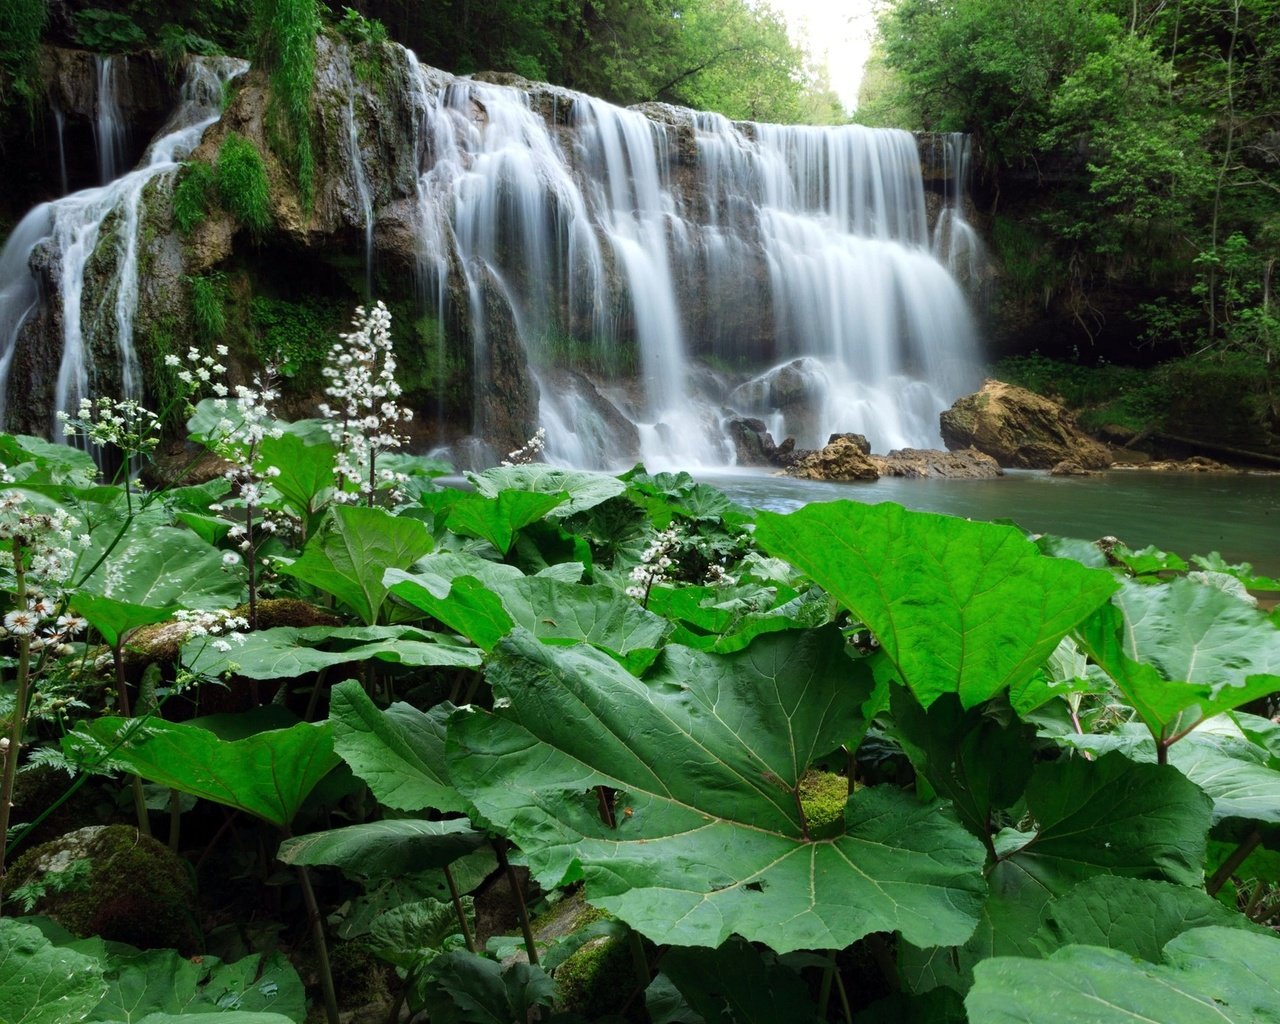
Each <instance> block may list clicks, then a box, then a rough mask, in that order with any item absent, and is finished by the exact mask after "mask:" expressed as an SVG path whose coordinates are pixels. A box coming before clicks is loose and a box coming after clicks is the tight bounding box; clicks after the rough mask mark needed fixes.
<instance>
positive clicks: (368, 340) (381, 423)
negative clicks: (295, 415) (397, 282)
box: [320, 301, 413, 502]
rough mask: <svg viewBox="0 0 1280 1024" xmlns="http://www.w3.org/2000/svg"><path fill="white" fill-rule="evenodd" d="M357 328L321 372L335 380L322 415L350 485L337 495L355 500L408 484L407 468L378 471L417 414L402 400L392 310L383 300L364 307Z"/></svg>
mask: <svg viewBox="0 0 1280 1024" xmlns="http://www.w3.org/2000/svg"><path fill="white" fill-rule="evenodd" d="M351 323H352V326H353V327H355V330H354V331H352V332H351V333H350V334H340V335H339V336H338V340H337V341H336V342H334V344H333V347H332V348H330V349H329V356H328V359H327V360H326V363H325V367H324V369H323V370H322V371H321V372H322V373H323V374H324V376H325V377H326V378H327V379H328V381H329V386H328V387H326V388H325V389H324V393H325V394H326V395H328V396H329V397H330V398H332V399H334V403H333V404H332V405H330V404H329V403H325V404H323V405H321V406H320V415H321V416H323V417H325V419H327V420H329V421H330V422H329V423H328V424H327V425H326V429H327V430H328V432H329V436H330V438H332V439H333V443H334V444H335V445H336V446H337V449H338V455H337V459H336V461H335V465H334V468H335V469H336V470H337V473H338V477H339V479H340V480H342V481H343V483H344V484H345V485H347V486H349V487H351V488H354V490H347V489H346V488H344V489H343V490H342V491H340V492H339V494H338V495H337V500H339V501H346V502H355V501H358V500H360V498H361V497H362V496H364V497H366V498H368V499H369V500H372V495H373V492H374V491H375V490H377V489H379V488H382V487H388V486H389V487H394V486H395V485H396V484H399V483H404V482H405V481H406V479H407V478H406V477H405V476H404V474H402V473H393V472H391V471H389V470H383V471H381V472H378V471H377V468H376V466H377V458H378V455H379V453H381V452H384V451H387V450H389V449H392V448H399V447H400V446H401V445H402V444H403V443H404V438H403V437H402V436H401V435H400V434H399V433H398V431H397V428H398V426H399V425H400V424H401V423H408V422H409V421H410V420H411V419H412V418H413V410H411V409H405V408H402V407H401V406H400V405H399V403H398V402H397V401H396V400H397V399H398V398H399V397H400V385H399V384H398V383H397V382H396V357H395V353H394V352H393V351H392V344H391V312H390V310H388V309H387V307H386V306H385V305H383V304H382V302H380V301H379V302H378V303H377V304H376V305H375V306H374V307H373V309H371V310H369V311H368V312H367V313H366V312H365V308H364V307H363V306H360V307H358V308H357V309H356V315H355V319H353V320H352V322H351Z"/></svg>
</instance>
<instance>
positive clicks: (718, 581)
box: [706, 562, 738, 587]
mask: <svg viewBox="0 0 1280 1024" xmlns="http://www.w3.org/2000/svg"><path fill="white" fill-rule="evenodd" d="M706 582H707V586H709V587H732V586H733V585H734V584H735V583H737V582H738V579H737V577H736V576H730V575H729V574H728V573H727V572H725V568H724V566H723V565H720V564H719V563H717V562H712V563H711V564H710V565H708V566H707V575H706Z"/></svg>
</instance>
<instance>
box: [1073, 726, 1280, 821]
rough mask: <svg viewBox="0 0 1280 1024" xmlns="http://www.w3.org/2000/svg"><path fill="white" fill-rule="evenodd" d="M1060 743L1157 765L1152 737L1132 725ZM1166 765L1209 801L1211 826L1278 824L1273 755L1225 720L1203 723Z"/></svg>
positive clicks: (1278, 786) (1279, 792)
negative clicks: (1119, 753) (1232, 820)
mask: <svg viewBox="0 0 1280 1024" xmlns="http://www.w3.org/2000/svg"><path fill="white" fill-rule="evenodd" d="M1060 742H1064V743H1069V744H1071V745H1072V746H1074V747H1077V748H1079V749H1082V750H1088V751H1092V752H1095V753H1098V752H1102V751H1107V750H1120V751H1123V753H1124V754H1125V756H1127V757H1129V758H1132V759H1133V760H1139V761H1154V760H1156V747H1155V743H1154V741H1153V740H1152V739H1151V734H1150V733H1148V732H1147V731H1146V730H1145V729H1143V728H1142V727H1141V726H1139V725H1137V724H1136V723H1135V724H1132V725H1126V726H1121V727H1120V728H1119V729H1117V730H1116V731H1115V732H1114V733H1104V734H1101V735H1084V736H1072V735H1068V736H1063V737H1060ZM1168 759H1169V763H1170V764H1171V765H1173V766H1174V767H1175V768H1177V769H1178V771H1180V772H1182V774H1183V775H1185V776H1186V777H1187V778H1188V779H1190V780H1191V781H1192V782H1194V783H1195V784H1196V785H1197V786H1199V787H1200V788H1201V789H1202V790H1204V791H1205V793H1207V794H1208V795H1209V797H1210V798H1211V799H1212V800H1213V821H1214V824H1217V823H1218V822H1220V821H1224V820H1225V819H1227V818H1244V819H1248V820H1253V821H1264V822H1267V823H1269V824H1273V825H1275V824H1280V771H1277V768H1276V763H1275V759H1274V755H1272V754H1271V752H1270V751H1269V750H1268V749H1266V748H1265V747H1262V746H1259V745H1258V744H1257V743H1255V742H1253V741H1252V740H1251V739H1249V738H1248V737H1247V736H1246V735H1245V734H1244V732H1243V731H1241V730H1240V729H1239V728H1238V727H1237V726H1236V725H1235V724H1234V723H1233V722H1232V721H1231V720H1230V719H1229V718H1227V717H1225V716H1220V717H1215V718H1214V719H1212V721H1210V722H1206V723H1205V724H1204V725H1203V726H1202V727H1201V728H1198V729H1197V730H1196V731H1195V732H1194V733H1192V734H1191V735H1190V736H1188V737H1186V738H1185V739H1183V740H1181V741H1179V742H1178V743H1176V744H1175V745H1174V746H1173V747H1172V748H1171V749H1170V750H1169V753H1168Z"/></svg>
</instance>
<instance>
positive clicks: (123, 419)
mask: <svg viewBox="0 0 1280 1024" xmlns="http://www.w3.org/2000/svg"><path fill="white" fill-rule="evenodd" d="M58 420H59V421H60V422H61V423H62V428H63V430H64V431H65V432H66V435H67V437H74V436H76V435H77V434H78V435H80V436H82V437H84V438H87V439H88V440H89V441H91V442H93V443H94V444H96V445H107V444H113V445H115V446H116V447H117V448H119V449H120V450H121V451H124V452H129V453H131V454H136V455H146V454H148V453H150V452H151V451H154V450H155V447H156V445H157V444H159V443H160V417H158V416H157V415H156V414H155V413H153V412H152V411H151V410H150V409H146V408H144V407H143V406H142V405H141V404H140V403H139V402H137V401H136V400H134V399H132V398H108V397H106V396H103V397H101V398H99V399H98V400H97V401H91V400H90V399H88V398H82V399H80V407H79V409H78V410H77V411H76V414H75V415H74V416H72V415H71V414H70V413H67V412H62V411H59V413H58Z"/></svg>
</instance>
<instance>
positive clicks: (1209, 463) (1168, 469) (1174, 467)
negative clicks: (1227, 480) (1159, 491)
mask: <svg viewBox="0 0 1280 1024" xmlns="http://www.w3.org/2000/svg"><path fill="white" fill-rule="evenodd" d="M1111 468H1112V469H1128V470H1141V471H1144V472H1147V473H1237V472H1239V470H1237V469H1235V468H1234V467H1232V466H1228V465H1227V464H1226V463H1225V462H1218V461H1217V460H1216V459H1210V458H1206V457H1205V456H1203V455H1193V456H1192V457H1191V458H1189V459H1161V460H1159V461H1156V462H1141V463H1133V464H1123V465H1122V464H1119V463H1117V464H1116V465H1114V466H1112V467H1111Z"/></svg>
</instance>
